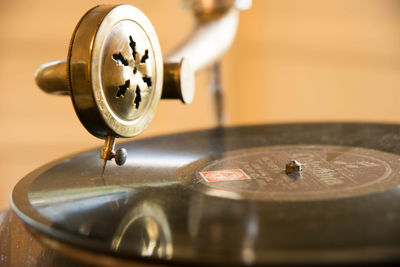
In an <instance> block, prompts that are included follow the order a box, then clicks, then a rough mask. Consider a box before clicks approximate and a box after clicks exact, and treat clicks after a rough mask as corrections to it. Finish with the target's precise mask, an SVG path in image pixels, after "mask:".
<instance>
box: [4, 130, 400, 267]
mask: <svg viewBox="0 0 400 267" xmlns="http://www.w3.org/2000/svg"><path fill="white" fill-rule="evenodd" d="M399 141H400V126H399V125H389V124H361V123H359V124H356V123H325V124H313V123H310V124H281V125H260V126H249V127H235V128H218V129H212V130H205V131H195V132H188V133H182V134H173V135H167V136H160V137H154V138H149V139H142V140H139V141H134V142H130V143H126V144H124V146H125V147H126V149H127V150H128V152H129V155H130V157H129V159H128V161H127V162H126V165H124V167H115V166H109V167H108V168H107V170H106V172H105V174H104V177H103V178H102V177H101V175H100V172H101V161H100V160H98V153H99V151H97V150H95V151H89V152H85V153H82V154H79V155H75V156H71V157H67V158H64V159H61V160H58V161H55V162H53V163H50V164H48V165H46V166H44V167H42V168H40V169H38V170H36V171H34V172H32V173H31V174H29V175H27V176H26V177H25V178H23V179H22V180H21V181H20V182H19V183H18V184H17V185H16V187H15V188H14V191H13V192H12V196H11V200H12V206H13V209H14V211H16V213H17V214H18V215H19V216H20V217H21V218H22V220H23V221H24V222H25V223H26V224H27V225H28V226H29V228H30V229H31V230H32V231H33V232H34V233H36V234H38V236H39V238H41V240H42V241H43V242H45V243H46V244H47V245H49V246H51V247H53V248H55V249H58V250H61V252H64V253H67V254H69V255H70V256H72V257H74V256H75V257H76V255H74V252H73V253H68V251H66V250H65V249H64V250H63V249H62V248H63V245H65V246H70V247H74V248H78V249H79V251H83V252H85V251H86V252H88V253H96V254H99V255H105V256H110V258H113V259H117V260H118V259H120V260H121V261H128V262H129V261H131V260H133V261H142V262H151V263H153V262H156V263H161V264H169V263H181V264H185V265H189V264H216V265H219V264H222V265H231V264H234V265H242V264H247V265H251V264H294V263H300V264H311V263H366V262H392V261H398V260H400V238H399V236H400V192H399V189H398V184H400V156H399V155H400V142H399ZM290 160H296V161H298V162H299V163H300V164H301V167H302V170H301V171H299V172H298V173H297V174H296V175H291V174H288V172H287V171H286V172H285V164H287V162H289V161H290ZM110 165H111V164H110Z"/></svg>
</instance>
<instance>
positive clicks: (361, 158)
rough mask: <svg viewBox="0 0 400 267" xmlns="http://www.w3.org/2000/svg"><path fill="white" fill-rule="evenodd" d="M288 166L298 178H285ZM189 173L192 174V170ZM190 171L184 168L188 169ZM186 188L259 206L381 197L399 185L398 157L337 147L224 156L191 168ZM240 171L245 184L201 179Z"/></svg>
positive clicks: (255, 150) (251, 151)
mask: <svg viewBox="0 0 400 267" xmlns="http://www.w3.org/2000/svg"><path fill="white" fill-rule="evenodd" d="M291 160H296V161H298V162H299V163H300V164H301V167H302V171H301V173H299V175H296V176H293V175H288V174H287V173H286V171H285V166H286V164H287V163H288V162H290V161H291ZM193 168H195V169H193ZM189 169H190V168H189ZM191 169H192V171H194V177H193V179H192V185H193V186H194V187H196V188H197V189H200V190H202V191H203V192H206V193H207V194H212V195H215V196H222V197H232V198H240V199H242V198H249V199H261V200H293V201H295V200H320V199H331V198H343V197H351V196H358V195H363V194H370V193H374V192H379V191H384V190H387V189H390V188H393V187H394V186H396V185H398V184H399V181H400V179H399V176H400V175H399V172H400V157H399V156H398V155H395V154H389V153H385V152H381V151H377V150H371V149H365V148H356V147H341V146H311V145H304V146H301V145H300V146H274V147H260V148H253V149H244V150H238V151H230V152H227V153H224V154H223V155H222V156H221V157H220V158H218V159H214V160H210V159H204V160H202V161H200V162H197V163H196V164H194V165H192V168H191ZM233 169H240V170H242V171H243V172H244V173H245V174H247V176H248V177H249V179H220V180H215V181H213V182H212V183H210V182H209V181H207V179H204V174H205V173H217V174H219V173H221V172H224V171H226V170H233Z"/></svg>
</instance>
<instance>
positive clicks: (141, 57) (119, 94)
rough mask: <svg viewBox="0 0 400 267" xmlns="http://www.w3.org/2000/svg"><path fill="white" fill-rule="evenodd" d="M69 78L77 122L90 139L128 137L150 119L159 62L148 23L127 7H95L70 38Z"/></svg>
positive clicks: (159, 77) (158, 82)
mask: <svg viewBox="0 0 400 267" xmlns="http://www.w3.org/2000/svg"><path fill="white" fill-rule="evenodd" d="M67 65H68V76H69V82H70V88H71V93H72V100H73V103H74V107H75V110H76V113H77V114H78V117H79V119H80V120H81V122H82V124H83V125H84V126H85V127H86V128H87V130H88V131H89V132H90V133H92V134H93V135H95V136H97V137H100V138H104V137H105V136H106V135H114V136H119V137H132V136H136V135H138V134H139V133H141V132H142V131H143V130H144V129H145V128H146V127H147V126H148V125H149V123H150V121H151V120H152V118H153V116H154V113H155V111H156V107H157V105H158V102H159V100H160V97H161V90H162V80H163V63H162V55H161V49H160V45H159V42H158V39H157V36H156V33H155V30H154V28H153V27H152V25H151V23H150V21H149V20H148V19H147V18H146V16H145V15H144V14H143V13H142V12H141V11H139V10H138V9H136V8H134V7H133V6H130V5H119V6H97V7H95V8H93V9H91V10H89V11H88V12H87V13H86V14H85V15H84V16H83V18H82V19H81V21H80V22H79V23H78V25H77V27H76V29H75V31H74V34H73V36H72V39H71V46H70V50H69V55H68V64H67Z"/></svg>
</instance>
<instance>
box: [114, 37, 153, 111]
mask: <svg viewBox="0 0 400 267" xmlns="http://www.w3.org/2000/svg"><path fill="white" fill-rule="evenodd" d="M128 45H129V48H130V50H131V51H130V54H129V55H131V56H132V58H125V57H124V56H123V54H122V53H121V52H117V53H114V54H113V55H112V59H113V60H114V61H115V62H116V64H117V65H122V66H123V67H129V68H131V69H132V71H131V73H132V74H133V76H131V77H129V79H127V80H125V83H124V84H122V85H118V91H117V93H116V98H121V97H124V96H125V93H126V91H127V90H130V89H131V88H130V86H131V84H136V86H133V88H134V89H131V90H134V95H135V96H134V98H133V106H134V108H135V109H139V106H140V102H141V101H142V90H144V89H147V88H151V86H152V82H151V77H149V76H147V73H146V66H145V65H146V61H147V59H149V50H148V49H145V50H144V54H143V55H142V56H141V55H140V54H139V53H138V51H137V49H136V47H137V45H136V42H135V41H134V40H133V38H132V36H131V35H130V36H129V42H128ZM137 75H139V77H140V78H139V77H137ZM139 79H141V80H142V81H140V80H139ZM131 80H133V81H131ZM135 80H136V82H135ZM140 84H142V87H145V86H146V85H147V88H141V85H140Z"/></svg>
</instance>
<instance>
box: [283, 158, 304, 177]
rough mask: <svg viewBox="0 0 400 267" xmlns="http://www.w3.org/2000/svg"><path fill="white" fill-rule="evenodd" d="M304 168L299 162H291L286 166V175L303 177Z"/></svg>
mask: <svg viewBox="0 0 400 267" xmlns="http://www.w3.org/2000/svg"><path fill="white" fill-rule="evenodd" d="M302 169H303V168H302V166H301V163H300V162H298V161H297V160H291V161H289V163H287V164H286V174H288V175H290V174H292V175H293V174H297V175H301V171H302Z"/></svg>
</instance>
